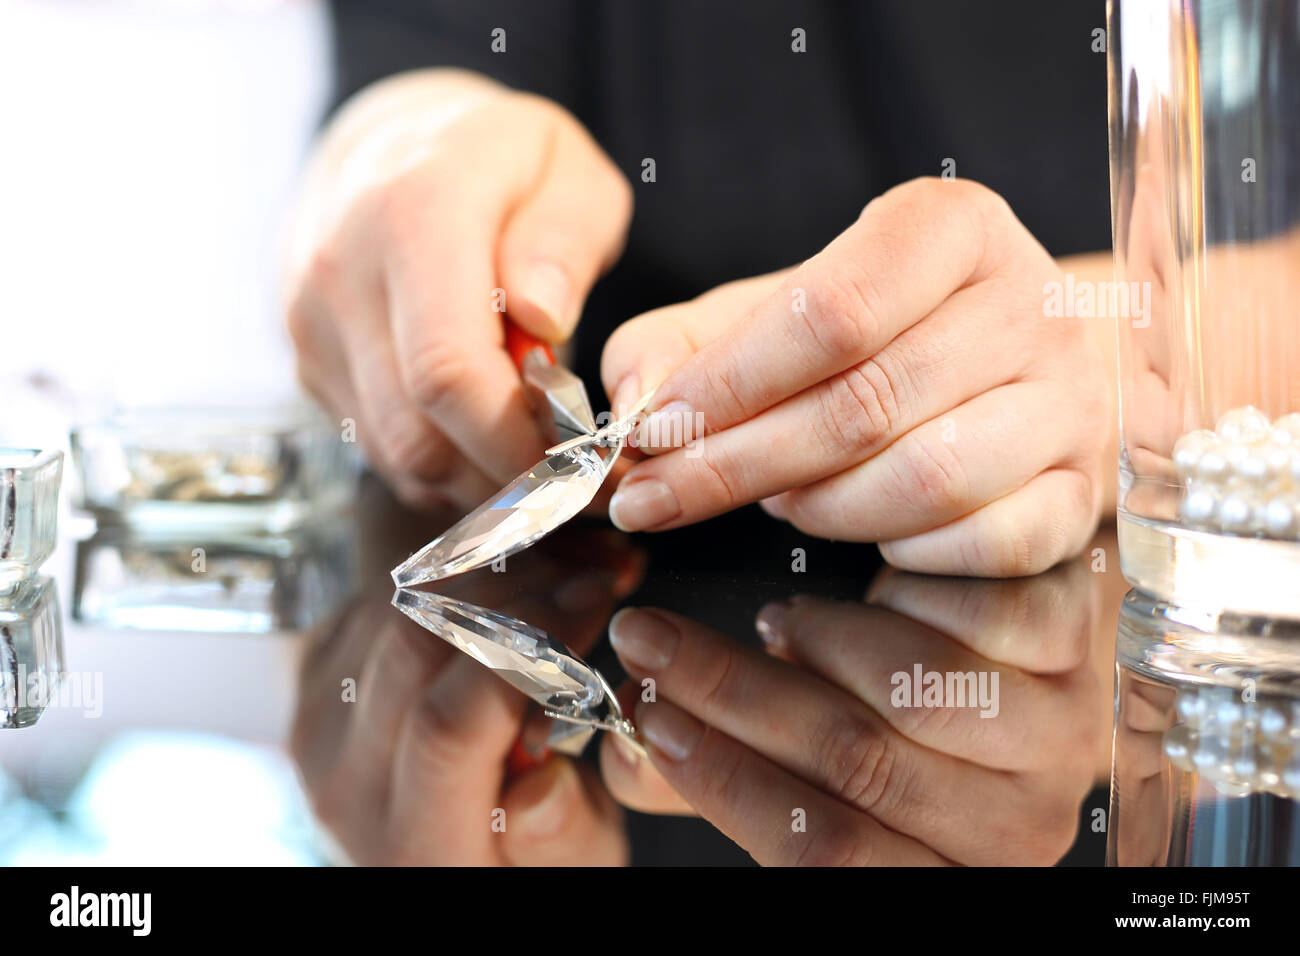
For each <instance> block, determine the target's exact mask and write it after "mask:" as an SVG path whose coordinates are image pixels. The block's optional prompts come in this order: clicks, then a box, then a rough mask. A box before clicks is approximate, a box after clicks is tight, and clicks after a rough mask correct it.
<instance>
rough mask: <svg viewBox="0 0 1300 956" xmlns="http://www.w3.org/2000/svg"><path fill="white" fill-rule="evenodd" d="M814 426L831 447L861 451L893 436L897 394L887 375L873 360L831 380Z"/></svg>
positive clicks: (822, 398) (897, 408) (878, 363)
mask: <svg viewBox="0 0 1300 956" xmlns="http://www.w3.org/2000/svg"><path fill="white" fill-rule="evenodd" d="M819 401H820V404H821V408H820V410H819V411H820V415H819V416H818V418H819V421H818V422H817V423H815V424H816V427H818V428H819V429H821V431H822V435H823V439H824V440H825V441H826V442H827V443H828V444H830V445H831V446H832V447H835V448H845V447H847V448H850V449H852V450H855V451H865V450H867V449H869V448H872V447H874V446H875V445H877V444H878V443H879V442H880V441H881V439H883V438H885V437H887V436H889V435H891V434H893V431H894V423H895V422H897V421H898V419H899V404H898V392H897V389H896V388H895V385H894V383H893V381H892V380H891V379H890V376H889V373H888V372H887V371H886V370H885V368H884V367H883V366H882V365H881V364H880V362H879V361H878V360H877V359H875V358H872V359H868V360H867V361H865V362H862V363H861V364H859V365H857V366H855V367H853V368H851V369H849V370H848V371H845V372H842V373H840V374H839V375H837V376H835V377H834V378H833V379H831V381H830V383H829V384H828V387H827V388H826V389H825V390H824V391H823V392H822V393H821V397H820V399H819Z"/></svg>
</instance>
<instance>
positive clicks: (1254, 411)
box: [1173, 405, 1300, 540]
mask: <svg viewBox="0 0 1300 956" xmlns="http://www.w3.org/2000/svg"><path fill="white" fill-rule="evenodd" d="M1173 464H1174V468H1175V470H1177V472H1178V474H1179V476H1180V477H1181V478H1182V479H1183V481H1184V483H1185V493H1184V495H1183V498H1182V501H1181V503H1180V504H1179V513H1180V515H1181V516H1182V519H1183V520H1184V521H1186V522H1187V523H1188V524H1190V525H1194V526H1198V527H1203V528H1209V529H1212V530H1215V531H1222V532H1226V533H1229V534H1260V535H1266V536H1268V537H1270V538H1290V539H1293V540H1294V539H1297V538H1300V412H1292V413H1290V414H1288V415H1283V416H1282V417H1281V418H1279V419H1277V420H1276V421H1274V422H1270V421H1269V420H1268V417H1267V416H1266V415H1265V414H1264V413H1263V412H1261V411H1260V410H1259V409H1258V408H1254V407H1252V406H1249V405H1247V406H1244V407H1242V408H1234V409H1231V410H1230V411H1227V412H1225V413H1224V414H1223V416H1222V417H1221V418H1220V419H1219V422H1218V425H1217V426H1216V430H1215V431H1209V430H1208V429H1204V428H1201V429H1197V430H1196V431H1192V432H1188V433H1187V434H1186V435H1184V436H1182V438H1180V439H1178V442H1177V443H1176V444H1175V445H1174V450H1173Z"/></svg>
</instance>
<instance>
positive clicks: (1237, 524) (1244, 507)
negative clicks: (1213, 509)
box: [1219, 494, 1254, 531]
mask: <svg viewBox="0 0 1300 956" xmlns="http://www.w3.org/2000/svg"><path fill="white" fill-rule="evenodd" d="M1253 511H1254V508H1253V507H1252V506H1251V503H1250V501H1249V500H1248V499H1247V498H1246V497H1245V496H1244V495H1240V494H1233V495H1228V497H1226V498H1224V499H1223V500H1222V501H1221V502H1219V526H1220V527H1221V528H1223V530H1224V531H1246V530H1249V528H1250V519H1251V515H1252V513H1253Z"/></svg>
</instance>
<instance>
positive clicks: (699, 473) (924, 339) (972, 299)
mask: <svg viewBox="0 0 1300 956" xmlns="http://www.w3.org/2000/svg"><path fill="white" fill-rule="evenodd" d="M986 285H988V284H986ZM1002 299H1003V296H1002V295H1001V294H999V293H993V294H991V293H990V291H989V290H988V289H987V288H986V287H984V286H981V287H978V288H973V289H963V290H962V291H960V292H958V293H957V294H956V295H954V296H953V297H952V298H950V299H949V300H948V301H946V302H945V303H943V304H942V305H941V306H940V307H939V308H938V309H936V310H935V312H934V313H933V314H932V315H931V316H930V317H929V318H928V319H927V320H926V321H925V322H924V323H921V324H919V325H916V326H914V327H912V328H910V329H908V330H907V331H906V332H904V333H903V334H902V335H900V336H899V337H898V338H897V339H895V340H894V341H893V342H891V343H889V344H888V345H887V346H885V347H884V348H883V349H882V350H881V351H880V352H878V353H877V354H875V355H873V356H871V357H870V358H867V359H865V360H863V361H862V362H859V363H857V364H856V365H854V366H853V367H851V368H849V369H847V370H845V371H843V372H840V373H838V374H836V375H833V376H831V377H830V378H829V379H827V380H826V381H824V382H820V383H818V384H817V385H814V386H813V387H812V388H809V389H807V390H805V391H803V392H800V393H799V394H798V395H795V396H793V397H791V398H788V399H786V400H785V401H783V402H781V403H779V404H778V405H776V406H775V407H774V408H770V409H768V410H766V411H763V412H760V413H759V414H758V415H757V416H756V417H754V418H751V419H749V420H748V421H744V422H741V423H740V424H738V425H735V426H734V427H732V428H728V429H725V430H723V431H721V432H715V433H713V434H710V435H707V436H705V437H704V438H702V439H700V440H698V441H695V442H693V443H692V444H691V445H690V446H689V447H687V448H684V449H677V450H675V451H673V452H671V453H668V454H663V455H660V456H658V457H657V458H654V459H651V460H649V461H644V462H641V463H640V464H638V465H637V466H635V467H634V468H633V469H632V470H631V471H630V472H629V473H628V475H627V477H626V478H624V480H623V481H622V482H621V483H620V485H619V489H618V492H617V493H616V495H615V498H614V500H613V502H612V508H611V510H610V515H611V517H612V518H613V520H614V523H615V524H616V525H617V526H618V527H620V528H622V529H624V530H626V531H638V530H651V529H655V528H658V527H660V526H663V527H673V526H676V525H679V524H689V523H692V522H695V521H700V520H703V519H704V518H708V517H712V516H713V515H716V514H721V513H722V512H724V511H729V510H731V509H733V508H737V507H739V506H741V505H744V504H748V503H750V502H753V501H758V500H760V499H762V498H767V497H769V496H772V495H777V494H781V493H783V492H785V491H789V490H790V489H792V488H799V487H802V486H804V485H808V484H812V483H813V482H816V481H819V480H821V479H823V478H827V477H829V476H831V475H835V474H838V473H839V472H841V471H844V470H845V469H847V468H851V467H852V466H854V465H857V464H858V463H859V462H862V461H864V460H866V459H868V458H871V457H872V456H873V455H876V454H878V453H880V452H881V451H883V450H884V449H885V448H886V447H887V446H888V445H889V444H890V443H891V442H893V441H895V440H896V439H897V438H899V437H900V436H901V435H903V434H905V433H906V432H908V431H910V430H911V429H913V428H915V427H916V426H918V425H920V424H921V423H923V422H926V421H928V420H930V419H932V418H937V417H939V416H941V415H943V414H944V413H945V412H947V411H948V410H950V409H953V408H957V407H958V406H960V405H961V404H963V403H964V402H966V401H968V400H970V399H973V398H975V397H976V396H978V395H980V394H982V393H984V392H987V391H989V390H991V389H994V388H997V387H999V386H1001V385H1005V384H1007V383H1008V382H1011V381H1012V380H1014V379H1015V378H1017V377H1018V376H1019V375H1020V374H1021V373H1022V372H1023V371H1024V370H1025V363H1026V361H1027V359H1026V358H1025V351H1024V349H1022V348H1019V347H1018V344H1019V340H1018V338H1017V336H1018V334H1019V333H1018V332H1017V331H1015V330H1013V329H1011V328H1010V326H1009V325H1008V322H1007V320H1006V317H1005V311H1004V309H1005V307H1004V305H1003V304H1002ZM663 421H664V418H663V416H660V422H661V423H662V422H663ZM652 427H653V426H648V427H647V428H646V429H644V430H643V431H645V432H647V433H648V432H650V431H651V429H652ZM674 427H676V426H674ZM687 427H689V426H688V424H687V423H682V425H681V428H682V430H685V429H686V428H687ZM645 437H647V440H648V441H649V443H650V444H651V445H660V446H662V445H667V444H680V442H676V441H668V442H665V441H662V437H663V436H660V435H657V434H648V435H647V436H645ZM774 449H775V450H777V451H776V453H774ZM661 486H663V487H661ZM664 488H666V489H667V491H666V492H665V491H664ZM674 502H675V503H676V505H677V508H676V515H675V516H674V517H671V518H670V519H669V520H670V522H671V523H667V524H666V523H665V522H664V520H663V518H664V514H665V512H666V511H667V510H668V509H669V508H670V507H671V505H672V504H673V503H674Z"/></svg>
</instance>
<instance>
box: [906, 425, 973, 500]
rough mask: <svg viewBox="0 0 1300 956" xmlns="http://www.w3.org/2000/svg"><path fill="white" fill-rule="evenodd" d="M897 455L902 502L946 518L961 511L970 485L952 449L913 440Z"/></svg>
mask: <svg viewBox="0 0 1300 956" xmlns="http://www.w3.org/2000/svg"><path fill="white" fill-rule="evenodd" d="M900 452H901V455H900V458H899V461H898V463H897V465H896V468H897V484H898V487H899V489H900V491H901V494H902V497H903V500H904V501H906V502H907V503H908V504H910V505H911V506H913V507H918V508H919V509H920V510H922V511H924V512H926V513H928V514H936V515H948V514H952V513H953V512H955V511H960V510H961V509H962V507H963V505H964V504H965V503H966V501H967V499H968V496H969V492H970V482H969V479H968V478H967V477H966V472H965V468H964V466H963V465H962V463H961V461H960V459H959V458H958V457H957V454H956V452H955V451H954V450H953V449H952V446H950V445H949V444H948V443H947V442H932V441H927V440H925V439H924V438H918V437H912V438H910V439H909V440H907V441H906V442H904V443H903V444H902V447H901V448H900Z"/></svg>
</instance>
